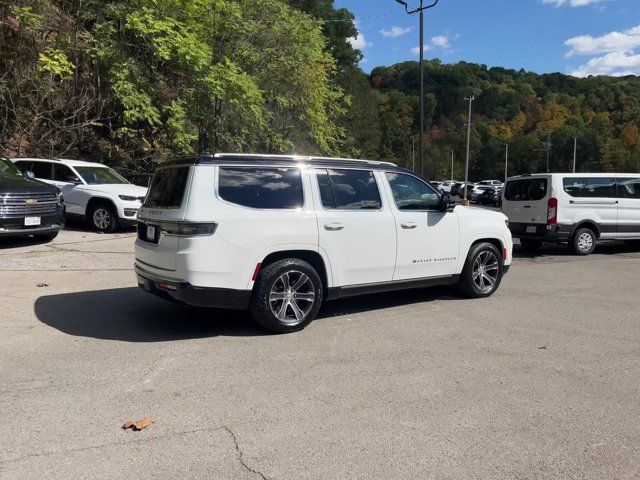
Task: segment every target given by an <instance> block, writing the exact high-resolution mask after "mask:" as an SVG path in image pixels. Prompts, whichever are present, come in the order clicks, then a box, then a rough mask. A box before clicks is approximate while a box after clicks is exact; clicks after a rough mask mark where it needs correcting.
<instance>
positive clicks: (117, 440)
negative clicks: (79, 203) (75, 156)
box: [0, 228, 640, 479]
mask: <svg viewBox="0 0 640 480" xmlns="http://www.w3.org/2000/svg"><path fill="white" fill-rule="evenodd" d="M134 238H135V235H134V234H133V233H131V232H128V233H121V234H116V235H103V234H94V233H91V232H89V231H86V230H84V229H82V228H75V229H72V230H68V231H63V232H62V233H61V234H60V235H59V237H58V238H57V239H56V240H55V241H54V242H53V243H52V244H33V242H27V241H11V242H7V241H5V242H3V243H2V244H1V245H0V247H3V248H2V249H1V250H0V264H1V265H2V276H1V277H0V288H1V293H0V297H2V300H3V302H2V304H3V309H2V311H1V312H0V332H1V333H0V352H2V354H1V355H0V378H1V379H2V386H1V387H0V402H1V403H0V404H1V405H2V412H3V414H2V422H0V478H11V479H13V478H131V476H132V475H133V476H134V477H136V478H224V479H229V478H246V479H255V478H258V479H259V478H269V479H284V478H310V479H311V478H313V479H327V478H452V479H459V478H505V479H513V478H519V479H524V478H532V479H533V478H536V479H537V478H544V477H549V478H593V479H601V478H637V477H638V476H639V475H640V402H639V401H638V398H639V394H640V383H639V382H638V378H640V347H639V345H640V313H639V309H638V299H637V296H638V284H639V283H640V269H639V268H638V267H639V265H640V263H639V262H640V253H638V252H636V251H634V250H632V249H630V248H628V247H626V246H624V245H622V244H618V243H610V244H603V245H601V246H599V247H598V249H597V250H596V253H595V254H594V255H593V256H590V257H575V256H570V255H569V254H568V253H566V251H565V249H564V248H546V249H543V250H542V252H541V253H542V254H541V255H540V256H537V257H529V256H525V255H522V254H520V253H519V251H518V250H516V255H517V257H518V258H516V259H515V261H514V265H513V267H512V268H511V271H510V272H509V274H508V276H507V277H506V278H505V280H504V282H503V284H502V287H501V290H500V291H498V292H497V293H496V295H495V296H493V297H491V298H489V299H486V300H481V301H478V300H463V299H461V298H460V297H458V296H457V295H456V294H455V292H454V291H452V290H450V289H446V288H436V289H427V290H418V291H413V292H399V293H391V294H384V295H376V296H369V297H362V298H357V299H352V300H344V301H339V302H335V303H331V304H328V305H327V306H326V307H325V308H324V311H323V313H322V314H321V317H320V318H319V319H318V320H316V321H315V322H313V323H312V324H311V325H310V326H309V327H308V328H307V329H306V330H304V331H302V332H299V333H295V334H292V335H283V336H272V335H266V334H265V333H264V332H263V330H261V329H260V328H259V327H257V326H256V325H255V324H254V323H253V322H252V321H251V320H250V319H249V318H248V316H247V315H245V314H239V313H233V312H221V311H204V310H196V309H186V308H183V307H181V306H178V305H173V304H169V303H165V302H163V301H162V300H159V299H156V298H154V297H152V296H150V295H148V294H145V293H144V292H142V291H141V290H139V289H138V288H137V286H136V281H135V277H134V275H133V272H132V265H133V241H134ZM38 285H41V286H38ZM145 417H151V418H153V420H154V422H155V423H153V424H152V425H151V426H150V427H148V428H147V429H146V430H143V431H141V432H130V431H124V430H122V429H121V428H120V427H121V425H122V424H123V423H124V422H125V421H126V420H136V419H141V418H145Z"/></svg>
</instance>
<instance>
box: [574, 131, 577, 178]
mask: <svg viewBox="0 0 640 480" xmlns="http://www.w3.org/2000/svg"><path fill="white" fill-rule="evenodd" d="M577 158H578V137H573V173H576V160H577Z"/></svg>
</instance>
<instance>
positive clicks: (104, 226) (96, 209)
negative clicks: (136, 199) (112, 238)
mask: <svg viewBox="0 0 640 480" xmlns="http://www.w3.org/2000/svg"><path fill="white" fill-rule="evenodd" d="M88 218H89V223H91V227H92V228H93V229H94V230H97V231H98V232H103V233H113V232H115V231H116V230H117V229H118V228H119V227H120V225H119V223H118V215H117V214H116V211H115V209H114V208H113V206H112V205H109V204H108V203H96V204H95V205H93V206H92V207H91V210H90V211H89V215H88Z"/></svg>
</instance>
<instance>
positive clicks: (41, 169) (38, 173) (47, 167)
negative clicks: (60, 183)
mask: <svg viewBox="0 0 640 480" xmlns="http://www.w3.org/2000/svg"><path fill="white" fill-rule="evenodd" d="M51 167H52V164H51V163H49V162H33V165H32V166H31V171H32V172H33V175H34V176H35V177H36V178H41V179H43V180H51Z"/></svg>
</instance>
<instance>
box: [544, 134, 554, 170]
mask: <svg viewBox="0 0 640 480" xmlns="http://www.w3.org/2000/svg"><path fill="white" fill-rule="evenodd" d="M542 145H544V148H545V149H546V150H547V173H549V172H550V170H549V157H550V156H551V147H552V146H553V144H552V143H551V132H549V133H548V134H547V141H546V142H543V143H542Z"/></svg>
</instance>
